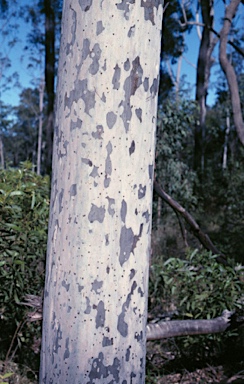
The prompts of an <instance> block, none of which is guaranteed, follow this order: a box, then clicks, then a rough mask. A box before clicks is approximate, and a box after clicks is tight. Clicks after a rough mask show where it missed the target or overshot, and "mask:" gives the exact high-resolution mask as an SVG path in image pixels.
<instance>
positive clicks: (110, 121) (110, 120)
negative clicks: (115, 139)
mask: <svg viewBox="0 0 244 384" xmlns="http://www.w3.org/2000/svg"><path fill="white" fill-rule="evenodd" d="M116 120H117V115H116V114H115V113H114V112H113V111H111V112H108V113H107V115H106V122H107V126H108V128H109V129H112V128H113V126H114V124H115V123H116Z"/></svg>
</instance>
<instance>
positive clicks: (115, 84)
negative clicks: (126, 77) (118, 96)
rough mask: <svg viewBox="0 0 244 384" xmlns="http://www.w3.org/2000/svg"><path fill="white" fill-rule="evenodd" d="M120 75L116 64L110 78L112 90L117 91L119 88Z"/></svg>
mask: <svg viewBox="0 0 244 384" xmlns="http://www.w3.org/2000/svg"><path fill="white" fill-rule="evenodd" d="M120 75H121V69H120V67H119V66H118V64H116V66H115V67H114V74H113V78H112V84H113V89H117V90H118V89H119V87H120V82H119V81H120Z"/></svg>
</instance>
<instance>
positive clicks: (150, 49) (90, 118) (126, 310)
mask: <svg viewBox="0 0 244 384" xmlns="http://www.w3.org/2000/svg"><path fill="white" fill-rule="evenodd" d="M161 25H162V4H161V2H160V1H153V2H151V1H141V2H129V3H128V2H124V1H122V2H117V3H116V2H111V1H108V0H103V1H94V2H92V1H86V0H79V1H73V0H66V1H64V6H63V21H62V39H61V51H60V59H59V71H58V86H57V103H56V105H57V111H56V122H55V129H54V151H53V172H52V173H53V177H52V194H51V204H50V206H51V211H50V223H49V235H48V250H47V266H46V283H45V292H44V315H43V338H42V351H41V370H40V383H50V382H53V383H59V384H62V383H70V384H76V383H77V384H78V383H87V384H88V383H89V384H91V383H93V384H95V383H103V384H106V383H112V382H121V383H124V384H125V383H130V382H135V383H143V382H144V377H145V376H144V375H145V374H144V368H145V352H146V348H145V345H146V319H147V291H148V268H149V257H150V232H151V205H152V188H153V168H154V146H155V125H156V118H157V92H158V83H159V56H160V37H161Z"/></svg>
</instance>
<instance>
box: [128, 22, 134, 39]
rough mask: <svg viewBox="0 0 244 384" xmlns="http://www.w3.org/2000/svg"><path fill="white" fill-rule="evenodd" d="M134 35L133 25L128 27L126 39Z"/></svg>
mask: <svg viewBox="0 0 244 384" xmlns="http://www.w3.org/2000/svg"><path fill="white" fill-rule="evenodd" d="M134 33H135V24H134V25H132V26H131V27H130V29H129V32H128V34H127V35H128V37H131V36H133V35H134Z"/></svg>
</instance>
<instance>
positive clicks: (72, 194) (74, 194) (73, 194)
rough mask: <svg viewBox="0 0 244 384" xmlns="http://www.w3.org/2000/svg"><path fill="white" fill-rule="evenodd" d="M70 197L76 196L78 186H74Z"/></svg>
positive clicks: (71, 188)
mask: <svg viewBox="0 0 244 384" xmlns="http://www.w3.org/2000/svg"><path fill="white" fill-rule="evenodd" d="M69 194H70V197H72V196H76V194H77V190H76V184H72V185H71V187H70V191H69Z"/></svg>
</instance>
